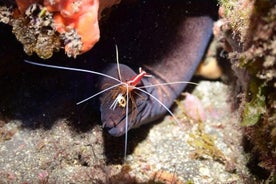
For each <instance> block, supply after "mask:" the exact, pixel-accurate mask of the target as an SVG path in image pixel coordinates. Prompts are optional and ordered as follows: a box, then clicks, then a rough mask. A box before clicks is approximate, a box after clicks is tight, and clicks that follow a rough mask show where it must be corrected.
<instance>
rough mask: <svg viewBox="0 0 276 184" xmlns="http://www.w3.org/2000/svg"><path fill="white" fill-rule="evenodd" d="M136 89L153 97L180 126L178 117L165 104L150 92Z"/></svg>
mask: <svg viewBox="0 0 276 184" xmlns="http://www.w3.org/2000/svg"><path fill="white" fill-rule="evenodd" d="M134 89H137V90H139V91H141V92H143V93H145V94H147V95H149V96H150V97H152V98H153V99H154V100H155V101H157V102H158V103H159V104H160V105H161V106H162V107H163V108H164V109H165V110H166V111H167V112H168V113H169V114H170V115H171V116H172V117H173V118H174V120H175V121H176V122H177V123H178V124H180V122H179V121H178V119H177V117H176V116H175V115H174V114H173V113H172V111H171V110H170V109H169V108H168V107H167V106H166V105H165V104H163V103H162V102H161V101H160V100H158V98H156V97H155V96H153V95H152V94H150V93H149V92H147V91H145V90H143V89H140V88H137V87H135V88H134Z"/></svg>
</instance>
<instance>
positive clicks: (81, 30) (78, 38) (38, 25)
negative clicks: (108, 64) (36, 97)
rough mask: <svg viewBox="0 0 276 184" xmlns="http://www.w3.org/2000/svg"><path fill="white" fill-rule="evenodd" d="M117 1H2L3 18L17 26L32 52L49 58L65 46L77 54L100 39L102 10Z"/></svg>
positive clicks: (18, 35)
mask: <svg viewBox="0 0 276 184" xmlns="http://www.w3.org/2000/svg"><path fill="white" fill-rule="evenodd" d="M117 3H119V1H118V0H114V1H99V0H85V1H72V0H57V1H55V0H45V1H41V0H16V3H14V2H13V1H9V2H5V3H4V2H2V4H3V6H1V7H0V22H3V23H6V24H9V25H11V26H12V27H13V29H12V31H13V33H14V34H15V36H16V38H17V39H18V40H19V41H20V42H21V43H22V44H23V46H24V51H25V52H26V53H27V54H28V55H32V53H36V54H37V55H38V56H39V57H41V58H43V59H47V58H50V57H52V55H53V52H56V51H59V49H60V48H64V49H65V52H66V54H67V56H69V57H71V56H72V57H76V56H77V55H79V54H82V53H84V52H87V51H88V50H90V49H91V48H92V47H93V46H94V45H95V44H96V43H97V42H98V40H99V38H100V30H99V23H98V20H99V19H100V18H101V13H102V11H103V10H104V9H105V8H108V7H111V6H112V5H114V4H117Z"/></svg>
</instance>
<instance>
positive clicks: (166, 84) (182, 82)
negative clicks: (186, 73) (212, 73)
mask: <svg viewBox="0 0 276 184" xmlns="http://www.w3.org/2000/svg"><path fill="white" fill-rule="evenodd" d="M171 84H193V85H196V86H198V83H195V82H187V81H175V82H166V83H160V84H150V85H146V86H141V87H137V88H140V89H141V88H149V87H157V86H168V85H171Z"/></svg>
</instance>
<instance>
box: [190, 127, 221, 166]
mask: <svg viewBox="0 0 276 184" xmlns="http://www.w3.org/2000/svg"><path fill="white" fill-rule="evenodd" d="M188 143H189V144H190V145H191V146H192V147H194V148H195V150H194V152H193V154H192V155H191V156H192V158H195V159H198V158H206V157H211V158H213V159H214V160H216V161H219V162H222V163H224V164H226V158H225V156H224V154H223V152H222V151H221V150H219V149H218V148H217V146H216V144H215V139H214V137H213V136H212V135H209V134H207V133H205V131H204V125H203V123H202V122H199V123H198V129H197V130H196V132H195V133H191V134H190V140H189V141H188Z"/></svg>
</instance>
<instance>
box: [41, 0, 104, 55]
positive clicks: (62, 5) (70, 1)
mask: <svg viewBox="0 0 276 184" xmlns="http://www.w3.org/2000/svg"><path fill="white" fill-rule="evenodd" d="M44 5H45V7H46V8H47V10H48V11H50V12H55V15H54V25H55V28H56V30H57V31H58V32H59V33H66V32H71V31H72V30H76V32H77V33H78V35H79V36H80V38H81V43H82V46H81V47H80V46H77V47H75V44H74V43H73V44H72V43H71V42H74V40H75V39H72V41H69V43H66V44H65V51H66V53H67V54H68V55H69V56H76V55H78V54H80V53H83V52H86V51H88V50H89V49H91V48H92V47H93V46H94V44H95V43H96V42H97V41H98V40H99V38H100V30H99V25H98V9H99V1H98V0H84V1H75V0H61V1H54V2H53V1H51V0H45V1H44ZM56 12H57V13H56ZM77 45H79V44H77Z"/></svg>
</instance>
